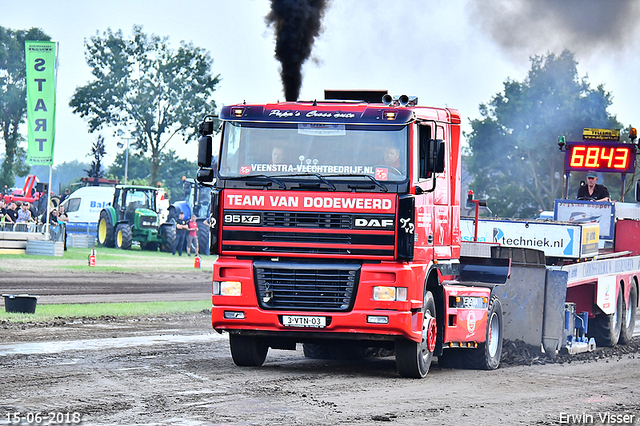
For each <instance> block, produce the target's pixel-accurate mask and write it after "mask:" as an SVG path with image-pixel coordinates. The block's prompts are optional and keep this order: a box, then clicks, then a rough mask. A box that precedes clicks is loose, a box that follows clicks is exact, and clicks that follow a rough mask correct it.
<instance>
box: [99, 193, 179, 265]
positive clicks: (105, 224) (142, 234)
mask: <svg viewBox="0 0 640 426" xmlns="http://www.w3.org/2000/svg"><path fill="white" fill-rule="evenodd" d="M157 192H158V189H157V188H153V187H149V186H125V185H118V186H116V189H115V192H114V194H113V202H112V203H111V206H108V207H106V208H104V209H103V210H102V211H101V212H100V220H99V222H98V244H100V245H103V246H106V247H117V248H120V249H125V250H128V249H130V248H131V244H132V243H133V242H134V241H137V242H139V243H140V248H142V249H143V250H151V251H155V250H157V249H158V248H160V249H161V250H163V251H166V252H170V251H172V250H173V245H174V243H175V234H176V230H175V225H174V224H173V223H164V224H160V223H159V222H158V208H157V205H156V199H157V195H158V194H157Z"/></svg>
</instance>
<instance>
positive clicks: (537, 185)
mask: <svg viewBox="0 0 640 426" xmlns="http://www.w3.org/2000/svg"><path fill="white" fill-rule="evenodd" d="M576 66H577V62H576V61H575V59H574V56H573V54H572V53H570V52H568V51H564V52H562V54H561V55H560V56H556V55H555V54H553V53H550V54H548V55H547V56H534V57H532V58H531V70H530V71H529V73H528V75H527V78H526V79H525V81H523V82H517V81H513V80H507V81H506V82H505V83H504V92H502V93H498V94H497V95H495V96H494V97H493V99H492V100H491V102H490V103H489V104H488V105H486V104H481V105H480V108H479V109H480V115H481V116H482V118H481V119H475V120H471V127H472V131H471V133H470V134H469V135H465V136H467V137H468V144H469V148H468V150H469V154H470V155H469V157H468V163H467V164H466V166H467V170H468V171H469V172H470V173H471V174H472V175H473V176H474V180H473V182H472V183H471V185H470V188H471V189H473V190H474V191H475V192H476V194H477V195H478V196H479V197H487V198H488V199H489V205H490V207H491V209H492V211H493V213H495V214H497V215H498V216H503V217H531V216H533V215H534V214H535V213H537V212H538V211H539V210H540V209H542V210H553V205H554V200H555V199H556V198H560V197H561V196H562V188H563V185H564V183H563V174H564V166H563V164H564V163H563V160H564V154H563V153H561V152H559V151H558V145H557V140H558V136H559V135H564V136H565V137H566V139H567V140H574V141H579V140H582V129H583V128H585V127H593V128H618V129H620V128H621V127H622V125H621V124H620V123H619V122H618V121H617V119H616V117H615V116H611V115H610V114H609V113H608V112H607V108H608V107H609V106H610V105H611V94H610V93H609V92H606V91H605V90H604V87H603V86H602V85H599V86H598V87H597V88H596V89H592V88H591V87H590V86H589V84H588V82H587V79H586V77H585V78H579V77H578V72H577V69H576Z"/></svg>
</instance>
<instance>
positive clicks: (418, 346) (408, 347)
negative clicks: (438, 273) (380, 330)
mask: <svg viewBox="0 0 640 426" xmlns="http://www.w3.org/2000/svg"><path fill="white" fill-rule="evenodd" d="M422 316H423V318H422V340H421V341H420V342H414V341H413V340H409V339H402V340H398V341H396V367H397V369H398V373H400V375H401V376H403V377H412V378H416V379H421V378H423V377H424V376H426V375H427V373H428V372H429V367H430V366H431V361H432V360H433V351H434V349H435V347H436V338H437V334H438V327H437V324H436V302H435V300H434V299H433V294H432V293H431V292H430V291H427V292H426V293H425V295H424V303H423V304H422Z"/></svg>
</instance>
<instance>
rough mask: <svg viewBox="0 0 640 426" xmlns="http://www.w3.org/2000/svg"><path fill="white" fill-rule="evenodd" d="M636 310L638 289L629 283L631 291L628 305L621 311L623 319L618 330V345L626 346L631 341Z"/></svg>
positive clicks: (632, 283)
mask: <svg viewBox="0 0 640 426" xmlns="http://www.w3.org/2000/svg"><path fill="white" fill-rule="evenodd" d="M637 308H638V287H636V285H635V283H634V282H631V291H630V292H629V303H628V304H627V306H626V309H623V310H622V312H623V313H624V318H623V320H622V328H621V330H620V343H621V344H623V345H628V344H629V343H630V342H631V339H633V331H634V330H635V327H636V311H637Z"/></svg>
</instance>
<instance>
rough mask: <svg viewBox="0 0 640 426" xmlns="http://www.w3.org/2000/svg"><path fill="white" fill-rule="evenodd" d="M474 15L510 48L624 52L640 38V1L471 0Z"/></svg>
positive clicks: (515, 51) (496, 38) (512, 49)
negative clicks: (637, 33)
mask: <svg viewBox="0 0 640 426" xmlns="http://www.w3.org/2000/svg"><path fill="white" fill-rule="evenodd" d="M468 4H469V6H470V9H469V10H468V12H469V17H470V19H471V20H472V22H475V23H476V24H477V25H479V26H480V28H482V29H483V30H484V31H486V32H488V33H489V34H490V35H491V38H492V39H493V40H494V41H495V42H497V43H498V45H500V47H502V48H503V49H505V50H506V51H509V52H511V53H527V54H531V53H532V51H535V52H536V53H543V52H544V51H549V50H550V51H562V50H564V49H568V50H570V51H572V52H577V53H579V54H581V56H588V55H592V54H594V53H597V52H596V51H597V50H599V49H603V50H604V51H607V52H621V51H622V50H624V48H625V47H626V46H625V45H626V43H627V41H630V40H633V39H634V38H635V35H634V33H635V26H636V25H637V19H636V17H637V16H638V13H639V12H640V2H638V1H637V0H613V1H600V0H471V1H470V2H469V3H468Z"/></svg>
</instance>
